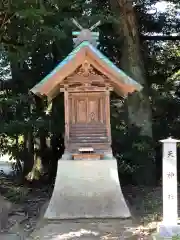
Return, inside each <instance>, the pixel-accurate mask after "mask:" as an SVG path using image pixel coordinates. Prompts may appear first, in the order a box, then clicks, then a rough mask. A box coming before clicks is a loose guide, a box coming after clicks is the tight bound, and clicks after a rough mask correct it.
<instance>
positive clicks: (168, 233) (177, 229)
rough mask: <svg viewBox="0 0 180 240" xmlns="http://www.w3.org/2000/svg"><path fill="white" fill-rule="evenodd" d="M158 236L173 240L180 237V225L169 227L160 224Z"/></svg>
mask: <svg viewBox="0 0 180 240" xmlns="http://www.w3.org/2000/svg"><path fill="white" fill-rule="evenodd" d="M158 228H159V229H158V234H159V236H160V237H163V239H164V238H167V239H168V238H171V239H172V237H177V236H178V237H180V225H172V226H167V225H164V224H163V223H162V224H159V227H158Z"/></svg>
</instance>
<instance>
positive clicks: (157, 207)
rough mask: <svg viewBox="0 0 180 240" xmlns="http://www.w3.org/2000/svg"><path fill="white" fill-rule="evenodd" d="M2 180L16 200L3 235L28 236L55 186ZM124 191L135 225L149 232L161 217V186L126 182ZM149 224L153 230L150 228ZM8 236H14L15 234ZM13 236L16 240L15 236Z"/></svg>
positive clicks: (4, 191) (1, 189)
mask: <svg viewBox="0 0 180 240" xmlns="http://www.w3.org/2000/svg"><path fill="white" fill-rule="evenodd" d="M0 182H1V184H0V192H1V194H2V195H3V196H5V197H6V198H7V199H8V200H9V201H11V202H12V203H13V204H12V208H11V210H10V212H9V218H8V222H7V225H6V228H5V229H3V231H2V232H1V236H6V235H5V234H11V235H12V234H14V233H16V234H18V236H21V238H22V239H27V237H28V236H29V235H30V234H31V233H32V232H33V231H34V230H35V229H36V228H38V224H39V219H41V218H42V216H43V214H44V211H45V209H46V207H47V204H48V201H49V199H50V196H51V192H52V187H43V188H42V187H39V188H38V187H37V188H34V187H33V188H31V187H24V186H18V185H16V184H15V183H14V182H13V180H11V179H7V178H5V177H2V176H1V178H0ZM123 192H124V195H125V198H126V200H127V202H128V205H129V207H130V210H131V212H132V216H133V217H132V222H133V224H134V225H135V226H141V230H138V231H139V232H141V234H144V232H145V235H146V234H147V233H150V232H151V231H153V230H154V228H155V227H154V225H153V226H150V223H151V225H152V222H153V224H155V223H156V222H158V221H160V220H161V213H162V200H161V187H156V188H144V187H136V186H125V187H123ZM102 225H103V223H102V224H100V226H102ZM143 226H144V227H145V226H146V227H145V230H142V227H143ZM147 226H148V228H149V230H147ZM109 231H111V230H109ZM138 234H139V233H138ZM147 235H148V234H147ZM8 236H10V235H8ZM14 236H15V235H14ZM0 239H2V240H3V238H2V237H0ZM4 239H6V238H4ZM7 239H8V240H11V237H8V238H7ZM12 239H14V240H16V238H15V237H13V236H12ZM17 239H18V238H17ZM107 239H112V238H107ZM135 239H137V238H135ZM139 239H140V238H139ZM143 239H146V238H143Z"/></svg>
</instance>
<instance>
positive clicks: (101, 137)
mask: <svg viewBox="0 0 180 240" xmlns="http://www.w3.org/2000/svg"><path fill="white" fill-rule="evenodd" d="M70 139H71V140H73V139H79V140H84V139H87V140H88V139H91V140H93V139H95V140H96V139H105V140H106V139H107V137H106V136H97V135H94V136H87V135H85V136H72V137H71V138H70Z"/></svg>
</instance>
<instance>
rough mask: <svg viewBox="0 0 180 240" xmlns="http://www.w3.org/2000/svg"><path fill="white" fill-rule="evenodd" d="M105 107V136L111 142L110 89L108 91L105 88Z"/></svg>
mask: <svg viewBox="0 0 180 240" xmlns="http://www.w3.org/2000/svg"><path fill="white" fill-rule="evenodd" d="M105 109H106V127H107V136H108V141H109V142H110V143H111V122H110V91H109V89H107V90H106V100H105Z"/></svg>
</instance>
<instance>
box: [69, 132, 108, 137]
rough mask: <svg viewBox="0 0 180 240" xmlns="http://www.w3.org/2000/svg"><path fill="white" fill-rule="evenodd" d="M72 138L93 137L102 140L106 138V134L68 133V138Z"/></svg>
mask: <svg viewBox="0 0 180 240" xmlns="http://www.w3.org/2000/svg"><path fill="white" fill-rule="evenodd" d="M73 137H78V138H90V137H91V138H93V137H95V138H98V137H99V138H104V137H107V134H105V133H89V134H87V133H85V132H83V133H76V134H75V133H70V138H73Z"/></svg>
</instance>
